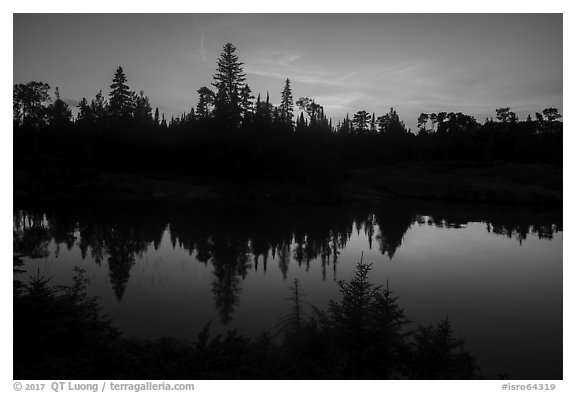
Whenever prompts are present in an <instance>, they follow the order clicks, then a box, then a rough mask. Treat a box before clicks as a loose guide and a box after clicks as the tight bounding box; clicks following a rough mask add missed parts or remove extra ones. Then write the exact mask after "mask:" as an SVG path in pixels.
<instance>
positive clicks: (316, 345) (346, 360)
mask: <svg viewBox="0 0 576 393" xmlns="http://www.w3.org/2000/svg"><path fill="white" fill-rule="evenodd" d="M20 263H21V262H20V261H19V259H17V258H15V265H19V264H20ZM17 269H18V267H17V266H16V267H15V273H17V272H18V270H17ZM369 271H370V265H368V264H364V263H362V262H360V263H359V264H358V265H357V267H356V273H355V276H354V278H353V279H352V280H350V281H349V282H344V281H341V282H339V283H338V285H339V287H340V293H341V299H340V300H339V301H330V303H329V304H328V307H327V309H325V310H320V309H317V308H315V307H310V306H308V305H307V304H306V303H305V301H304V299H305V294H304V293H303V289H302V288H301V286H300V284H299V282H298V281H297V280H295V282H294V285H293V287H292V288H291V296H290V297H289V299H288V300H289V301H290V304H291V308H290V311H289V313H288V315H287V316H286V317H284V318H282V319H281V320H280V321H278V325H277V326H276V330H275V331H273V332H272V333H271V332H268V331H264V332H263V333H262V334H261V335H260V336H258V337H256V338H248V337H244V336H242V335H240V334H238V333H237V332H236V331H230V332H228V333H227V334H226V335H225V336H220V335H218V336H216V337H211V334H210V323H208V324H207V325H206V327H205V328H204V329H203V330H202V332H201V333H200V334H199V335H198V339H197V340H196V341H195V342H188V341H180V340H175V339H170V338H164V339H159V340H153V341H151V340H138V339H129V338H124V337H123V336H122V335H121V334H120V333H119V332H118V331H117V330H116V329H115V328H114V327H113V326H112V321H110V320H109V319H106V318H105V317H102V316H101V313H100V308H99V306H98V302H97V299H95V298H91V297H89V296H88V295H87V294H86V286H87V284H88V281H87V279H86V278H85V276H84V272H83V271H82V270H80V269H76V276H75V278H74V282H73V284H72V285H71V286H50V285H49V281H50V280H49V279H46V278H43V277H40V276H36V277H33V278H32V279H31V280H30V282H28V283H23V282H21V281H19V280H15V281H14V378H15V379H349V378H351V379H406V378H408V379H474V378H480V374H479V370H478V368H477V366H476V363H475V360H474V358H473V357H472V355H471V354H470V353H469V352H467V351H466V349H465V347H464V342H463V341H462V340H461V339H457V338H455V337H454V334H453V331H452V328H451V325H450V322H449V320H448V319H445V320H442V321H441V322H439V323H438V324H436V325H435V326H421V325H417V326H416V327H412V324H411V323H410V322H409V321H408V319H407V318H406V315H405V313H404V310H403V309H402V308H401V307H400V306H399V304H398V297H396V296H394V295H393V293H392V291H391V290H390V289H389V287H388V285H387V286H386V287H385V288H383V287H381V286H375V285H373V284H371V283H370V282H369V281H368V273H369ZM307 310H310V311H307ZM411 327H412V328H411Z"/></svg>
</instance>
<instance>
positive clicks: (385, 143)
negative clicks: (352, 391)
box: [3, 8, 570, 391]
mask: <svg viewBox="0 0 576 393" xmlns="http://www.w3.org/2000/svg"><path fill="white" fill-rule="evenodd" d="M223 11H225V10H223ZM366 11H369V10H366ZM296 12H306V10H305V9H300V8H298V9H296V8H294V10H293V13H290V12H288V13H286V12H277V13H257V12H249V13H226V12H212V13H203V12H199V13H190V12H182V13H137V12H132V13H88V12H86V13H59V12H56V13H27V12H22V13H13V15H12V22H13V26H12V34H13V53H12V56H13V64H12V67H13V74H12V85H13V92H12V93H13V97H12V98H13V99H12V101H13V117H12V133H11V142H10V143H9V142H3V143H6V144H7V149H10V150H11V152H12V154H13V156H12V159H11V160H10V165H12V170H11V175H12V186H13V189H12V197H13V203H12V217H13V221H12V234H13V237H12V245H13V268H12V277H13V279H12V282H13V295H12V301H11V303H12V320H13V336H12V343H13V354H12V365H13V376H12V378H13V379H14V381H26V380H46V381H65V380H69V381H74V380H94V381H97V380H107V381H114V380H147V381H170V380H177V381H178V380H179V381H199V380H208V381H211V380H212V381H216V380H219V381H221V380H245V381H246V380H289V381H293V380H474V381H479V380H502V383H510V381H515V382H513V383H516V382H517V383H523V381H535V380H538V381H541V383H542V384H543V385H542V386H544V387H549V388H546V389H545V388H542V389H537V388H534V389H533V390H554V389H555V388H556V387H555V388H550V386H551V385H550V384H551V383H553V382H554V381H555V380H556V381H558V382H560V381H561V380H563V379H564V378H565V377H567V375H565V373H564V370H565V368H564V365H565V364H564V361H563V359H564V351H563V349H564V344H565V342H564V340H563V336H564V333H565V332H564V327H563V322H564V315H563V307H564V305H565V304H564V300H563V288H564V285H563V282H564V276H563V228H564V227H563V221H564V217H563V191H564V184H563V161H564V154H563V149H564V143H563V124H564V107H563V93H564V86H563V84H564V82H563V70H564V68H563V61H564V56H563V45H564V36H563V29H564V24H565V21H564V15H563V14H562V13H520V12H523V11H522V10H521V9H518V13H446V12H441V13H383V12H380V13H369V12H366V13H352V12H350V13H329V12H330V10H329V8H326V9H325V12H324V13H296ZM495 12H497V10H495ZM566 117H568V114H566ZM6 120H7V119H6ZM7 127H8V126H7ZM7 134H9V132H7ZM568 152H569V150H568ZM568 154H570V153H568ZM566 262H567V263H569V262H570V261H569V260H567V261H566ZM542 381H543V382H542ZM502 383H500V384H496V385H494V389H493V391H497V390H500V386H501V385H502ZM381 386H383V387H382V389H384V386H385V385H381ZM510 386H511V385H510ZM518 386H520V385H518ZM555 386H559V385H555ZM193 389H194V388H193V387H192V389H191V390H193ZM502 389H505V390H506V389H508V390H512V388H504V386H502ZM45 390H46V389H45ZM191 390H190V391H191ZM196 390H203V389H200V388H199V385H198V386H197V388H196ZM517 390H520V388H519V387H518V388H517ZM522 390H524V389H522ZM61 391H67V390H61ZM207 391H208V390H207Z"/></svg>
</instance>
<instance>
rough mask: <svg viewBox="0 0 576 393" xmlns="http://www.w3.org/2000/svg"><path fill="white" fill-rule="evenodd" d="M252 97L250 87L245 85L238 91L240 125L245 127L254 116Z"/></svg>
mask: <svg viewBox="0 0 576 393" xmlns="http://www.w3.org/2000/svg"><path fill="white" fill-rule="evenodd" d="M252 100H254V96H253V95H252V90H251V89H250V86H248V85H247V84H245V85H244V86H243V87H242V90H241V91H240V107H241V108H242V124H244V125H246V124H249V123H250V122H251V121H252V117H253V115H254V103H253V102H252Z"/></svg>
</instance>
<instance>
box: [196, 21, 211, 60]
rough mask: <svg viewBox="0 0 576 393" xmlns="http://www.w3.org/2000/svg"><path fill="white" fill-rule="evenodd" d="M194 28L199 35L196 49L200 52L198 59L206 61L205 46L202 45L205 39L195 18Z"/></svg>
mask: <svg viewBox="0 0 576 393" xmlns="http://www.w3.org/2000/svg"><path fill="white" fill-rule="evenodd" d="M194 26H196V29H197V30H198V32H199V33H200V48H199V49H198V51H199V52H200V57H202V60H203V61H208V56H207V54H206V46H205V45H204V38H205V37H204V32H203V31H202V28H201V27H200V23H199V22H198V17H197V16H195V17H194Z"/></svg>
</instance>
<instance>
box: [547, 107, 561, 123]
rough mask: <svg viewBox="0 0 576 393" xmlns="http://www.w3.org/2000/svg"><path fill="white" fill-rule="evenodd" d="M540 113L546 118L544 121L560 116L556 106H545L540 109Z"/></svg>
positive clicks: (550, 120)
mask: <svg viewBox="0 0 576 393" xmlns="http://www.w3.org/2000/svg"><path fill="white" fill-rule="evenodd" d="M542 114H543V115H544V117H545V118H546V121H548V122H553V121H556V120H558V119H559V118H561V117H562V115H561V114H560V113H559V112H558V109H556V108H546V109H544V110H543V111H542Z"/></svg>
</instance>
